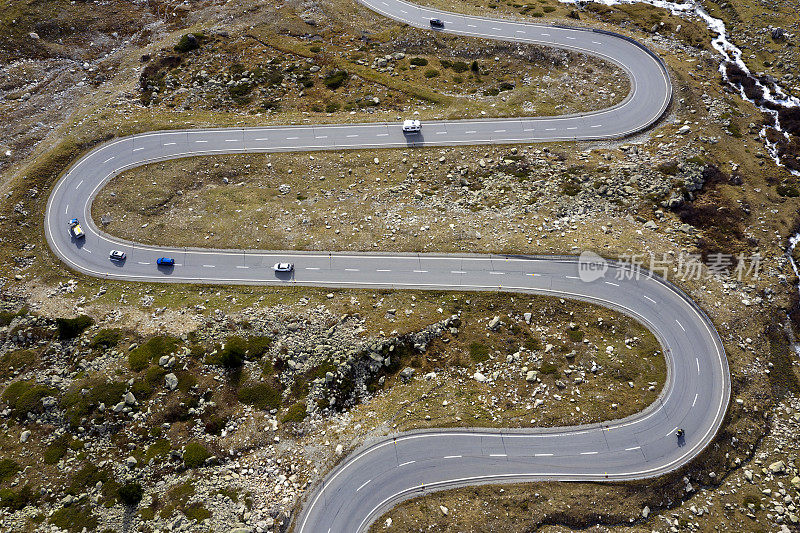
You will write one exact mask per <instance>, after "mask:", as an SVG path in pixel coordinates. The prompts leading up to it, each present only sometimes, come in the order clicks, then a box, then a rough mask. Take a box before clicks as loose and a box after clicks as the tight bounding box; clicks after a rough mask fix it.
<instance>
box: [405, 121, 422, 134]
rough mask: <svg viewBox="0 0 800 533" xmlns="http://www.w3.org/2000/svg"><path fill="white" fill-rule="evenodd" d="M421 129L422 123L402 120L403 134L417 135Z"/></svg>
mask: <svg viewBox="0 0 800 533" xmlns="http://www.w3.org/2000/svg"><path fill="white" fill-rule="evenodd" d="M421 129H422V123H421V122H420V121H419V120H404V121H403V133H419V132H420V130H421Z"/></svg>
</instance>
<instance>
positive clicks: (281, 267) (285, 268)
mask: <svg viewBox="0 0 800 533" xmlns="http://www.w3.org/2000/svg"><path fill="white" fill-rule="evenodd" d="M272 270H274V271H275V272H292V271H293V270H294V265H293V264H292V263H275V264H274V265H273V266H272Z"/></svg>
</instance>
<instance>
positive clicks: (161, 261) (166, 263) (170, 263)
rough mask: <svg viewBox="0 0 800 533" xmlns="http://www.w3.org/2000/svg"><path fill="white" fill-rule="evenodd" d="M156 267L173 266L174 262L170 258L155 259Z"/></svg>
mask: <svg viewBox="0 0 800 533" xmlns="http://www.w3.org/2000/svg"><path fill="white" fill-rule="evenodd" d="M156 264H157V265H158V266H170V267H171V266H175V260H174V259H173V258H171V257H159V258H158V259H156Z"/></svg>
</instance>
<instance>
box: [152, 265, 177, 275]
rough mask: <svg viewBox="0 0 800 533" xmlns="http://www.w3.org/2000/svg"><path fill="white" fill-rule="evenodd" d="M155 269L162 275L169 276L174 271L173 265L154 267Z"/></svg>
mask: <svg viewBox="0 0 800 533" xmlns="http://www.w3.org/2000/svg"><path fill="white" fill-rule="evenodd" d="M156 268H157V269H158V271H159V272H161V273H162V274H167V275H169V274H172V272H173V271H174V270H175V265H156Z"/></svg>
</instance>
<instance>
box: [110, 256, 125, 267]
mask: <svg viewBox="0 0 800 533" xmlns="http://www.w3.org/2000/svg"><path fill="white" fill-rule="evenodd" d="M127 260H128V258H125V259H121V260H120V259H118V260H116V261H111V264H112V265H114V266H115V267H117V268H122V267H124V266H125V262H126V261H127Z"/></svg>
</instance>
